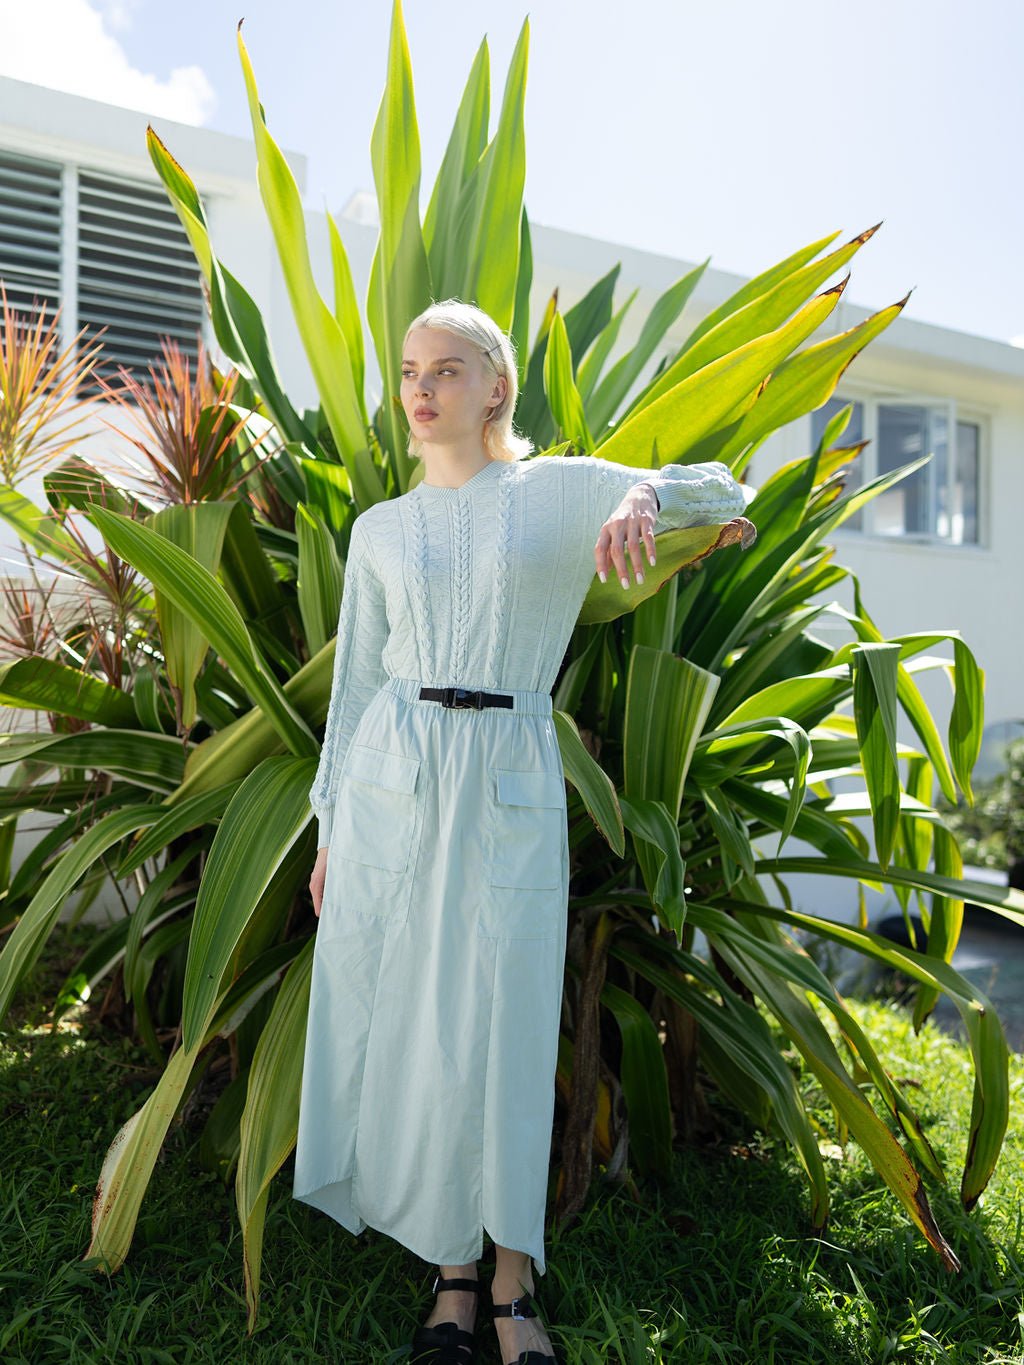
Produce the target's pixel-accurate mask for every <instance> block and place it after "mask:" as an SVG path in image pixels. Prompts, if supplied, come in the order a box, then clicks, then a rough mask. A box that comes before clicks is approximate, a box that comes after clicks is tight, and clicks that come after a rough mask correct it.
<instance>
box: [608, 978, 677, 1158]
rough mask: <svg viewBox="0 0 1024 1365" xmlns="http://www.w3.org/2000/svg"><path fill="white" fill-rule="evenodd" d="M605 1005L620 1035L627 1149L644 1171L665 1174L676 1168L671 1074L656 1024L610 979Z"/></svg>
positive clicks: (642, 1008)
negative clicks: (627, 1120)
mask: <svg viewBox="0 0 1024 1365" xmlns="http://www.w3.org/2000/svg"><path fill="white" fill-rule="evenodd" d="M601 1003H602V1004H603V1005H605V1006H607V1008H608V1009H609V1010H610V1011H611V1013H612V1014H613V1015H614V1017H615V1022H616V1023H617V1024H618V1026H619V1032H620V1033H621V1035H622V1064H621V1069H620V1078H621V1080H622V1092H623V1094H624V1096H625V1098H626V1109H627V1111H628V1113H629V1146H630V1150H631V1152H632V1153H633V1156H634V1158H635V1159H636V1164H637V1166H638V1168H639V1169H640V1170H641V1171H643V1172H645V1173H646V1172H654V1173H656V1174H658V1175H667V1174H668V1172H669V1170H670V1168H671V1165H672V1110H671V1107H670V1105H669V1098H668V1072H667V1071H666V1069H665V1054H664V1052H663V1051H662V1047H661V1040H660V1039H659V1037H658V1030H657V1029H656V1028H655V1026H654V1020H653V1019H652V1018H651V1016H650V1015H649V1014H648V1012H647V1011H646V1010H645V1009H644V1007H643V1006H642V1005H641V1004H640V1001H639V1000H637V999H636V998H635V996H632V995H630V994H629V992H628V991H624V990H621V989H620V988H619V987H618V986H615V985H613V984H612V982H610V981H606V982H605V983H604V986H603V987H602V990H601Z"/></svg>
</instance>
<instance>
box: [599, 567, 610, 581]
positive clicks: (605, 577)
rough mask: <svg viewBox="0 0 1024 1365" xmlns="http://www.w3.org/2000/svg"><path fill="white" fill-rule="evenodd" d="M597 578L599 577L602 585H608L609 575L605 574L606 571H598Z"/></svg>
mask: <svg viewBox="0 0 1024 1365" xmlns="http://www.w3.org/2000/svg"><path fill="white" fill-rule="evenodd" d="M597 576H598V578H599V579H600V580H601V582H602V583H607V582H608V575H607V574H606V573H605V571H604V569H598V571H597Z"/></svg>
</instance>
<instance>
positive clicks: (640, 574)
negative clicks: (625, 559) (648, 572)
mask: <svg viewBox="0 0 1024 1365" xmlns="http://www.w3.org/2000/svg"><path fill="white" fill-rule="evenodd" d="M636 581H637V583H642V582H643V581H644V576H643V574H642V573H638V574H637V576H636Z"/></svg>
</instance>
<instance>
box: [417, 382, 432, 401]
mask: <svg viewBox="0 0 1024 1365" xmlns="http://www.w3.org/2000/svg"><path fill="white" fill-rule="evenodd" d="M415 388H416V397H417V398H429V397H430V388H429V386H428V385H427V382H426V380H425V379H419V380H417V381H416V386H415Z"/></svg>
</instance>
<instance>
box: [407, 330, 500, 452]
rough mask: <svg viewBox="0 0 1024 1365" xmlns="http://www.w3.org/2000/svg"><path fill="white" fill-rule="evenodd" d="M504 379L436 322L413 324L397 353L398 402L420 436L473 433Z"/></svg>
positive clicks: (452, 438)
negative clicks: (399, 362) (399, 365)
mask: <svg viewBox="0 0 1024 1365" xmlns="http://www.w3.org/2000/svg"><path fill="white" fill-rule="evenodd" d="M506 387H507V383H506V380H505V376H504V375H496V374H495V373H494V371H493V370H492V369H491V368H490V366H489V365H487V363H486V362H485V360H484V357H483V356H482V355H481V354H480V353H479V351H478V350H477V348H476V347H475V346H474V345H473V344H472V342H469V341H466V340H465V339H464V338H463V337H460V336H457V335H456V334H455V333H454V332H446V331H443V330H442V329H441V328H438V327H414V328H413V330H412V331H411V332H410V333H409V335H408V336H407V337H406V339H405V348H404V350H403V352H402V406H403V407H404V408H405V415H406V417H407V418H408V419H409V430H410V431H411V432H412V434H413V436H415V437H416V438H417V440H420V441H436V442H437V443H438V444H444V445H447V444H450V443H451V444H454V443H457V442H459V441H461V440H465V439H466V438H473V437H479V436H480V433H481V430H482V428H483V424H484V422H485V421H486V419H487V416H488V414H489V412H490V410H491V409H492V408H493V407H494V405H495V404H496V403H499V402H500V401H501V399H502V398H503V397H504V394H505V390H506Z"/></svg>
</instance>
